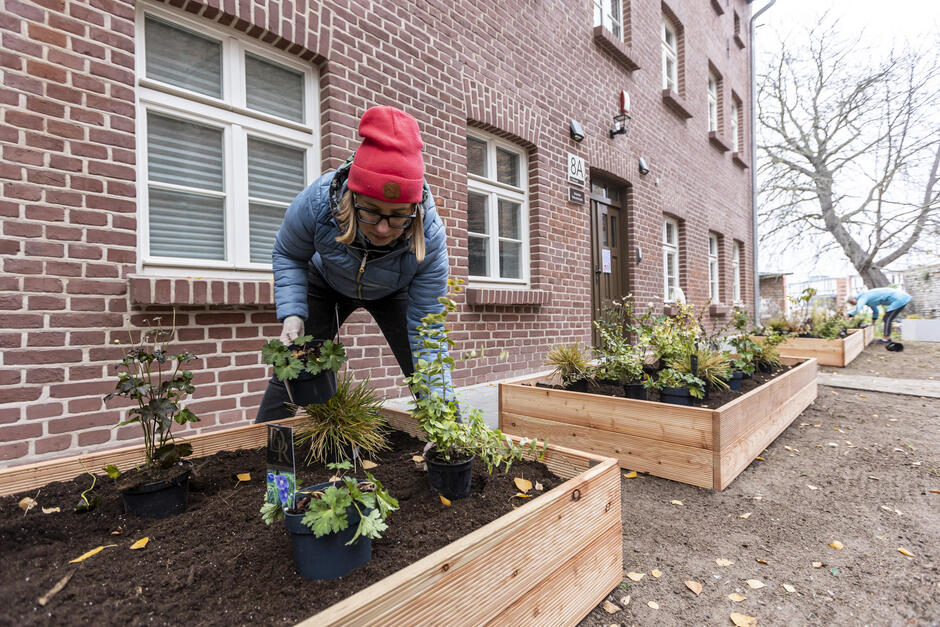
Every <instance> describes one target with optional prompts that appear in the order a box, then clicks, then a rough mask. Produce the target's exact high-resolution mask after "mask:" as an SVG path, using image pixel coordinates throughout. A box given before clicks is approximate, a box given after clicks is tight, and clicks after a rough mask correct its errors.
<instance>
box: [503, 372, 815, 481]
mask: <svg viewBox="0 0 940 627" xmlns="http://www.w3.org/2000/svg"><path fill="white" fill-rule="evenodd" d="M783 361H784V363H786V364H787V365H794V364H798V365H796V367H795V368H793V369H791V370H790V371H788V372H786V373H785V374H782V375H780V376H779V377H776V378H775V379H773V380H771V381H769V382H768V383H766V384H764V385H762V386H760V387H758V388H755V389H753V390H751V391H750V392H748V393H747V394H744V395H742V396H739V397H738V398H736V399H734V400H733V401H731V402H730V403H727V404H725V405H722V406H721V407H719V408H718V409H705V408H701V407H683V406H679V405H670V404H667V403H657V402H652V401H638V400H633V399H627V398H618V397H613V396H604V395H601V394H590V393H583V392H569V391H566V390H556V389H552V388H544V387H535V385H534V384H535V382H536V381H537V380H539V377H534V378H532V379H528V380H523V381H517V382H514V383H501V384H500V386H499V428H500V429H502V430H503V431H504V432H507V433H525V434H528V435H529V436H530V437H536V438H539V439H547V441H549V442H552V443H555V444H560V445H563V446H570V447H572V448H576V449H578V450H582V451H590V452H592V453H595V454H597V455H604V456H610V457H616V458H617V459H618V460H620V466H621V467H623V468H629V469H632V470H638V471H641V472H646V473H649V474H651V475H656V476H657V477H664V478H666V479H672V480H675V481H681V482H683V483H690V484H692V485H696V486H699V487H702V488H712V489H715V490H723V489H725V488H726V487H728V485H729V484H730V483H731V481H732V480H733V479H734V478H735V477H737V476H738V474H740V472H741V471H742V470H744V469H745V468H747V466H748V464H750V463H751V462H752V461H753V460H754V458H755V457H757V456H758V455H760V453H761V451H763V450H764V449H765V448H767V446H768V445H770V443H771V442H773V441H774V439H776V437H777V436H778V435H780V433H781V432H782V431H783V430H784V429H786V428H787V427H788V426H789V424H790V423H791V422H792V421H793V419H794V418H796V417H797V416H798V415H800V413H801V412H802V411H803V410H804V409H805V408H806V407H807V406H808V405H809V404H810V403H812V402H813V400H814V399H815V398H816V371H817V365H816V360H815V359H809V360H799V359H791V358H784V359H783Z"/></svg>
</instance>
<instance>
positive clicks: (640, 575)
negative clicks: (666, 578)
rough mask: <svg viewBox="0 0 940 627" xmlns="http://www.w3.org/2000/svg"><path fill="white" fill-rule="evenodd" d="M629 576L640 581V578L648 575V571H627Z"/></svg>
mask: <svg viewBox="0 0 940 627" xmlns="http://www.w3.org/2000/svg"><path fill="white" fill-rule="evenodd" d="M627 577H629V578H630V579H632V580H633V581H639V580H640V579H643V577H646V573H632V572H631V573H627Z"/></svg>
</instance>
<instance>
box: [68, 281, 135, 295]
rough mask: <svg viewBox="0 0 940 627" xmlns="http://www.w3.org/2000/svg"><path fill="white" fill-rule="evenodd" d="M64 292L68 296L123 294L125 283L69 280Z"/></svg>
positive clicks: (125, 291)
mask: <svg viewBox="0 0 940 627" xmlns="http://www.w3.org/2000/svg"><path fill="white" fill-rule="evenodd" d="M65 291H66V292H67V293H69V294H113V295H119V294H125V293H127V283H126V282H124V281H90V280H87V279H69V280H68V283H67V285H66V288H65Z"/></svg>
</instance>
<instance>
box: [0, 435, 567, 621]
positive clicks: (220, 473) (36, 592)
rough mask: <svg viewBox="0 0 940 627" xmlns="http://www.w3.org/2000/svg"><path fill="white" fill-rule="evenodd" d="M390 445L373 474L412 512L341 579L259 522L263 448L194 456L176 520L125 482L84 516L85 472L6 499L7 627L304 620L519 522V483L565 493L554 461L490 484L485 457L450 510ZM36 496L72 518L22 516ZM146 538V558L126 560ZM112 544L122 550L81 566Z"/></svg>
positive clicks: (1, 519) (3, 594) (0, 505)
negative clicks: (329, 576)
mask: <svg viewBox="0 0 940 627" xmlns="http://www.w3.org/2000/svg"><path fill="white" fill-rule="evenodd" d="M391 444H392V450H391V451H389V452H386V453H385V454H383V455H382V458H381V460H380V465H379V467H378V468H376V469H374V470H372V473H373V474H375V475H376V477H377V478H378V479H379V480H381V481H382V482H383V484H384V485H385V486H386V488H388V490H389V492H390V493H391V494H392V496H394V497H396V498H397V499H398V500H399V503H400V505H401V509H400V510H399V511H397V512H394V513H393V514H392V515H391V517H390V518H389V520H388V524H389V528H388V530H387V531H386V532H385V537H383V538H382V539H381V540H375V541H373V549H372V561H371V562H370V563H369V564H368V565H366V566H364V567H362V568H361V569H359V570H356V571H354V572H353V573H351V574H349V575H347V576H346V577H343V578H341V579H338V580H334V581H332V582H312V581H307V580H305V579H303V578H301V577H300V576H299V575H297V574H296V572H295V571H294V565H293V559H292V557H291V549H290V540H289V538H288V535H287V532H286V531H285V529H284V527H283V525H281V524H275V525H272V526H271V527H266V526H265V525H264V523H262V522H261V517H260V515H259V509H260V507H261V504H262V503H263V501H264V494H265V485H264V476H265V461H264V455H263V451H264V449H261V450H258V451H255V450H244V451H237V452H225V453H218V454H216V455H214V456H212V457H210V458H206V459H197V460H194V461H195V471H194V474H193V479H192V481H191V486H190V498H189V509H188V510H187V511H186V512H185V513H183V514H180V515H179V516H175V517H173V518H168V519H164V520H147V519H142V518H137V517H134V516H129V515H125V514H124V512H123V508H122V505H121V499H120V495H119V494H118V493H117V492H116V490H115V487H114V483H113V482H112V481H110V480H108V479H105V480H104V481H102V480H101V479H100V478H99V486H100V487H98V488H97V489H96V491H95V493H96V494H97V495H98V496H100V497H101V505H99V506H98V508H97V509H96V510H95V511H93V512H90V513H87V514H76V513H74V512H73V511H72V508H73V507H74V505H75V504H76V502H77V501H78V500H79V494H80V492H81V491H82V490H84V489H86V488H87V487H88V486H89V485H90V483H91V481H90V477H88V476H87V475H86V476H82V477H77V478H76V479H75V480H73V481H69V482H60V483H54V484H49V485H47V486H45V487H43V488H42V489H39V490H33V491H31V492H30V493H29V494H28V495H27V494H20V495H16V496H11V497H4V498H2V499H0V555H2V556H3V567H2V568H0V604H2V607H3V608H4V609H3V612H2V613H0V624H11V625H13V624H15V625H30V624H112V625H143V624H147V625H205V624H265V625H270V624H284V623H288V624H293V623H296V622H298V621H300V620H303V619H305V618H307V617H309V616H311V615H313V614H315V613H316V612H317V611H319V610H321V609H323V608H325V607H327V606H329V605H332V604H333V603H336V602H338V601H340V600H342V599H344V598H345V597H348V596H349V595H351V594H353V593H354V592H357V591H358V590H361V589H363V588H365V587H366V586H368V585H370V584H372V583H375V582H376V581H379V580H380V579H382V578H384V577H386V576H388V575H390V574H392V573H394V572H395V571H397V570H400V569H401V568H403V567H404V566H406V565H408V564H411V563H412V562H415V561H417V560H418V559H420V558H422V557H424V556H426V555H428V554H430V553H432V552H434V551H436V550H437V549H439V548H441V547H443V546H445V545H447V544H449V543H450V542H453V541H454V540H456V539H458V538H460V537H462V536H465V535H467V534H468V533H470V532H471V531H473V530H474V529H477V528H479V527H482V526H483V525H485V524H486V523H488V522H490V521H492V520H495V519H496V518H498V517H500V516H502V515H503V514H506V513H508V512H510V511H511V510H512V509H514V507H515V506H517V505H519V504H520V503H519V501H520V499H513V498H512V496H513V495H514V494H515V493H516V492H517V491H518V490H517V489H516V487H515V485H514V484H513V477H524V478H526V479H529V480H531V481H532V482H533V483H535V482H540V483H541V484H542V485H543V486H544V489H545V490H546V491H547V490H549V489H551V488H553V487H555V486H556V485H560V484H561V483H562V480H560V479H558V478H557V477H555V476H554V475H553V474H552V473H551V472H550V471H549V470H548V469H547V468H545V466H543V465H542V464H538V463H534V462H521V463H516V464H513V466H512V468H511V469H510V472H509V474H503V473H500V472H498V471H497V472H495V473H494V474H493V475H488V474H487V473H486V467H485V466H484V465H482V464H481V463H480V462H479V461H476V462H475V466H474V470H473V492H472V493H471V495H470V497H469V498H467V499H463V500H459V501H454V502H453V504H452V506H451V507H445V506H444V505H443V504H442V503H441V501H440V500H439V498H438V497H437V495H435V494H434V493H432V492H431V491H430V489H429V488H428V483H427V477H426V474H425V473H424V472H422V471H420V470H418V469H417V467H416V465H415V464H414V462H413V461H412V460H411V457H412V456H413V455H416V454H420V453H421V451H422V449H423V447H424V443H423V442H420V441H419V440H416V439H414V438H411V437H409V436H407V435H405V434H401V433H395V434H393V435H392V438H391ZM242 472H250V473H251V481H250V482H248V483H241V484H240V483H238V482H237V480H236V479H235V474H236V473H242ZM330 474H331V473H329V472H328V471H327V470H326V469H325V468H324V467H322V466H320V467H311V468H309V469H303V470H300V471H299V472H298V486H299V487H301V486H307V485H312V484H314V483H318V482H322V481H325V480H326V479H327V478H328V477H329V475H330ZM37 493H38V494H37ZM24 496H30V497H34V498H35V499H36V500H37V501H38V502H39V503H40V505H41V506H43V507H47V508H49V507H55V506H58V507H60V508H61V510H62V511H61V512H60V513H54V514H48V515H45V514H43V513H42V511H41V509H39V508H34V509H32V510H31V511H29V512H28V513H27V514H26V515H25V516H24V513H23V511H22V510H21V509H20V508H19V507H17V503H18V501H19V500H20V499H21V498H23V497H24ZM145 536H148V537H149V538H150V542H149V544H148V545H147V546H146V548H144V549H142V550H137V551H130V550H128V547H129V546H130V545H131V544H132V543H133V542H135V541H136V540H139V539H140V538H143V537H145ZM108 544H115V545H117V546H114V547H110V548H107V549H105V550H104V551H102V552H101V553H99V554H97V555H95V556H93V557H90V558H88V559H87V560H85V561H84V562H82V563H79V564H69V560H71V559H74V558H76V557H78V556H79V555H81V554H83V553H85V552H86V551H88V550H90V549H93V548H95V547H97V546H99V545H108ZM70 572H72V573H74V576H73V577H72V578H71V580H70V581H69V583H68V584H67V585H66V587H65V588H64V589H63V590H62V591H61V592H59V593H58V594H57V595H56V596H55V597H54V598H53V599H52V600H51V601H50V602H49V603H48V604H47V605H46V606H45V607H41V606H40V605H39V604H38V602H37V600H38V599H39V597H40V596H42V595H43V594H45V593H46V592H48V591H49V589H50V588H52V587H53V586H54V585H55V584H56V583H57V582H58V581H59V580H60V579H62V577H64V576H65V575H66V574H68V573H70ZM484 592H485V591H481V594H482V593H484Z"/></svg>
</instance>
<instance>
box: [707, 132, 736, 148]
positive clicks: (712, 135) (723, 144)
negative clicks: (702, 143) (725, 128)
mask: <svg viewBox="0 0 940 627" xmlns="http://www.w3.org/2000/svg"><path fill="white" fill-rule="evenodd" d="M708 141H709V143H710V144H711V145H712V146H714V147H715V148H717V149H718V150H720V151H721V152H728V151H729V150H731V146H730V145H728V140H727V139H725V138H724V137H723V136H722V135H720V134H719V133H718V131H709V132H708Z"/></svg>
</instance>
